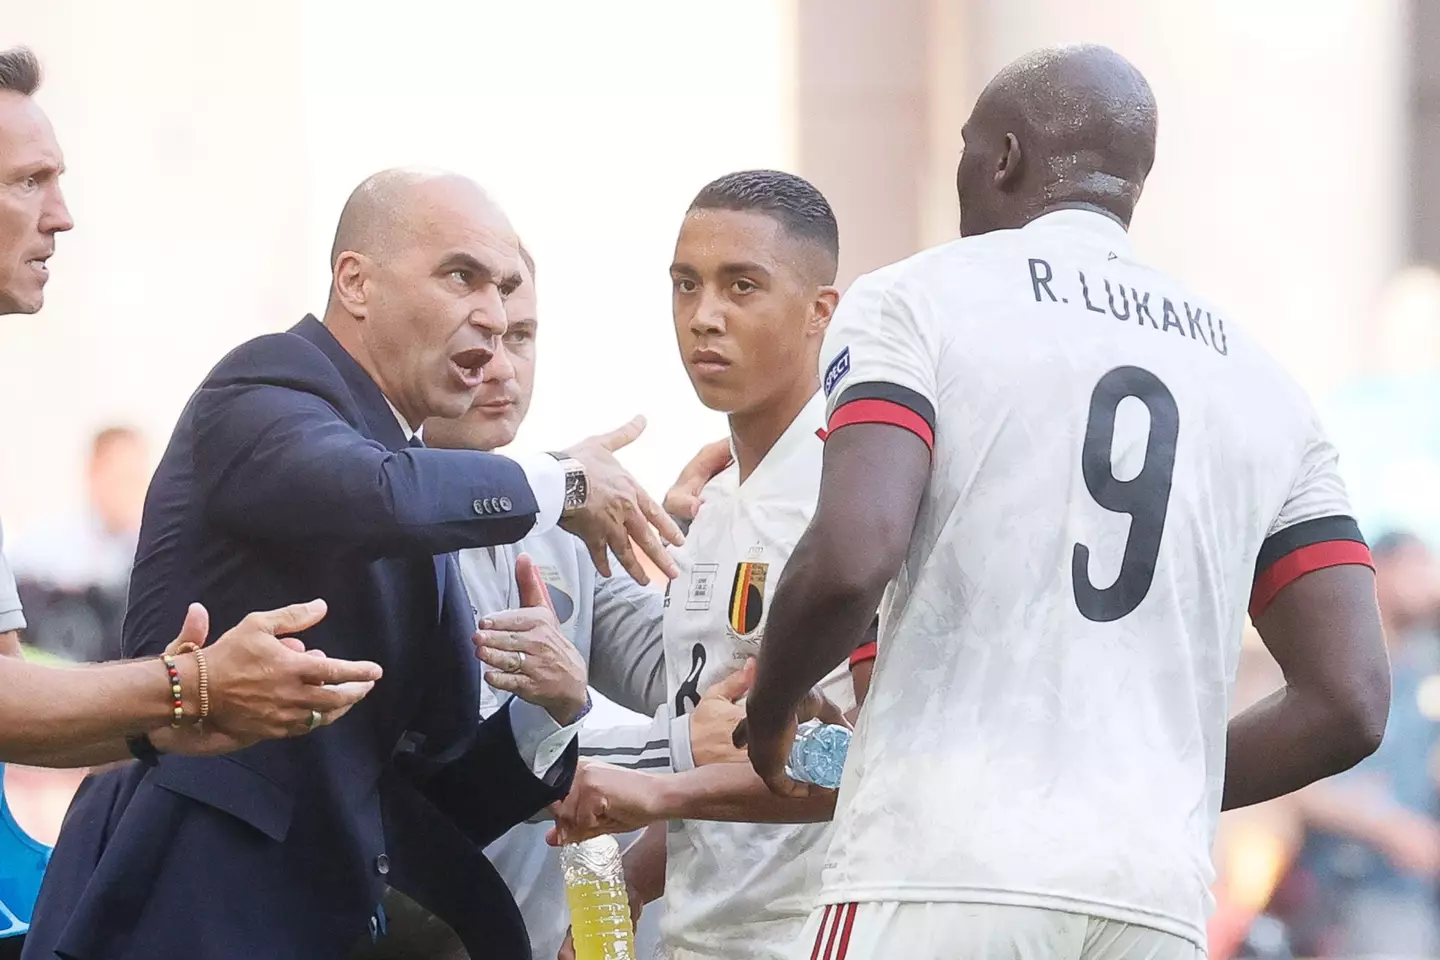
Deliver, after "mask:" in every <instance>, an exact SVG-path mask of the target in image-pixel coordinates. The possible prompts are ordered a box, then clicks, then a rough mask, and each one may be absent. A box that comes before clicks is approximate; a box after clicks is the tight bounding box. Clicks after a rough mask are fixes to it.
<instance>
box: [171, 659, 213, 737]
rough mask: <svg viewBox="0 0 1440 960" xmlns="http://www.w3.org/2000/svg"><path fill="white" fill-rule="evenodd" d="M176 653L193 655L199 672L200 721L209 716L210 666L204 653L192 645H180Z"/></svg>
mask: <svg viewBox="0 0 1440 960" xmlns="http://www.w3.org/2000/svg"><path fill="white" fill-rule="evenodd" d="M176 652H177V653H193V654H195V666H196V667H198V668H199V670H200V720H201V722H204V720H205V718H206V717H208V716H210V664H208V663H207V662H206V661H205V651H204V650H202V649H200V648H199V647H198V646H196V645H195V644H193V643H182V644H181V645H180V647H179V649H178V650H177V651H176Z"/></svg>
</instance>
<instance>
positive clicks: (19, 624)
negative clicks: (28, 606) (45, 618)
mask: <svg viewBox="0 0 1440 960" xmlns="http://www.w3.org/2000/svg"><path fill="white" fill-rule="evenodd" d="M24 629H25V614H24V612H23V611H21V610H20V609H19V608H16V609H14V610H6V611H4V612H0V633H9V632H10V631H11V630H24Z"/></svg>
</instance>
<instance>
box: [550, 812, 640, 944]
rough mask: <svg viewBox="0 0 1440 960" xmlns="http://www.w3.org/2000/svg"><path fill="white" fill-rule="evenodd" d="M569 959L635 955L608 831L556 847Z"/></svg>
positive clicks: (616, 850) (617, 848)
mask: <svg viewBox="0 0 1440 960" xmlns="http://www.w3.org/2000/svg"><path fill="white" fill-rule="evenodd" d="M560 868H561V871H562V872H563V873H564V876H565V899H566V900H567V901H569V904H570V934H571V937H572V938H573V939H574V942H575V960H635V927H634V925H633V923H632V922H631V920H630V897H629V896H628V895H627V894H626V892H625V868H624V866H623V864H622V863H621V861H620V845H619V844H618V843H616V842H615V838H614V837H610V836H605V837H595V838H593V839H591V840H586V841H584V842H582V843H571V844H568V845H566V846H564V847H562V848H561V850H560Z"/></svg>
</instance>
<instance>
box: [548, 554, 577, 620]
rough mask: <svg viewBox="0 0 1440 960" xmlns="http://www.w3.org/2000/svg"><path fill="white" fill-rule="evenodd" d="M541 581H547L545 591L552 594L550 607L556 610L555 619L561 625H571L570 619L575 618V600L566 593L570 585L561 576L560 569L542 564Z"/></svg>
mask: <svg viewBox="0 0 1440 960" xmlns="http://www.w3.org/2000/svg"><path fill="white" fill-rule="evenodd" d="M540 579H541V580H544V581H545V589H546V590H548V591H549V592H550V605H551V606H552V607H554V608H555V619H556V620H558V621H560V622H561V623H569V622H570V618H571V617H573V616H575V598H574V597H572V596H570V594H569V593H568V592H567V591H566V588H567V587H568V586H569V584H567V583H566V582H565V578H564V577H563V576H561V575H560V570H559V568H558V567H551V566H547V565H545V564H541V565H540Z"/></svg>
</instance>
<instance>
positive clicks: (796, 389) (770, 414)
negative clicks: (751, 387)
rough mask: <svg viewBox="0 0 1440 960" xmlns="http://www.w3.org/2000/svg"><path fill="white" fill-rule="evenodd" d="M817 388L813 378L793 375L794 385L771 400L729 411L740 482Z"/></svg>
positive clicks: (748, 474)
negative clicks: (747, 407) (794, 376)
mask: <svg viewBox="0 0 1440 960" xmlns="http://www.w3.org/2000/svg"><path fill="white" fill-rule="evenodd" d="M819 389H820V381H819V379H817V378H810V379H808V380H807V379H806V378H804V377H797V378H796V379H795V385H794V386H793V387H791V388H790V389H788V390H785V391H783V392H781V393H779V394H777V395H776V396H775V398H774V400H773V401H772V402H771V403H767V404H765V405H764V406H763V407H759V408H757V409H755V410H747V411H745V412H744V413H732V414H730V442H731V444H732V445H733V446H734V447H735V463H736V465H737V466H738V467H739V468H740V482H741V483H744V482H745V480H746V478H747V477H749V476H750V474H752V473H754V472H755V468H756V467H758V466H759V465H760V461H761V460H764V459H765V455H766V454H767V453H769V452H770V448H771V447H773V446H775V444H776V443H777V442H778V441H779V440H780V437H781V436H783V435H784V433H785V431H786V430H788V429H790V424H792V423H794V422H795V418H796V417H798V416H799V415H800V411H801V410H804V409H805V404H807V403H809V402H810V398H811V397H813V396H815V391H816V390H819Z"/></svg>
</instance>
